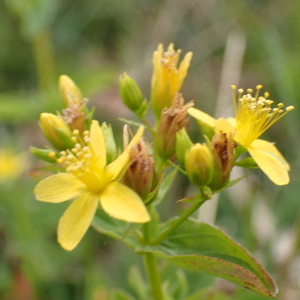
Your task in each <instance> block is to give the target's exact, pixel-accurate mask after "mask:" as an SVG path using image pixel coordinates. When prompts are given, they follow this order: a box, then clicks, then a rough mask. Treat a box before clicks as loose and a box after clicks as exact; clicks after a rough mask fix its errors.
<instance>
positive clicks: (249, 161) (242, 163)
mask: <svg viewBox="0 0 300 300" xmlns="http://www.w3.org/2000/svg"><path fill="white" fill-rule="evenodd" d="M234 165H235V166H238V167H243V168H247V169H259V166H258V165H257V163H256V162H255V160H254V159H253V158H252V157H246V158H244V159H241V160H239V161H236V162H235V163H234Z"/></svg>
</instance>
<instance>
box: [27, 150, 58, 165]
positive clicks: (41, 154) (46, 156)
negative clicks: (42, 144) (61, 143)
mask: <svg viewBox="0 0 300 300" xmlns="http://www.w3.org/2000/svg"><path fill="white" fill-rule="evenodd" d="M29 151H30V152H31V153H32V154H33V155H35V156H37V157H39V158H41V159H43V160H46V161H48V162H50V163H55V162H56V158H55V156H54V157H51V155H50V156H49V154H50V153H52V152H53V150H52V149H40V148H36V147H30V149H29Z"/></svg>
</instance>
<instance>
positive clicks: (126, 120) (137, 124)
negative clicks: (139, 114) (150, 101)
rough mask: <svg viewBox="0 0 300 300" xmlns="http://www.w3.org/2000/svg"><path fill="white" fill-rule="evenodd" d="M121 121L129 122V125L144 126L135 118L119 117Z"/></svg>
mask: <svg viewBox="0 0 300 300" xmlns="http://www.w3.org/2000/svg"><path fill="white" fill-rule="evenodd" d="M119 120H120V121H122V122H124V123H126V124H129V125H133V126H142V125H143V124H142V123H139V122H137V121H135V120H128V119H124V118H119Z"/></svg>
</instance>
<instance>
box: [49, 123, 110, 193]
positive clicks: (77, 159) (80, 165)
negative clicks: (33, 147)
mask: <svg viewBox="0 0 300 300" xmlns="http://www.w3.org/2000/svg"><path fill="white" fill-rule="evenodd" d="M73 135H74V136H73V137H72V141H73V142H74V143H76V144H75V147H74V148H73V149H71V150H69V149H68V150H66V151H61V152H60V155H61V156H60V158H58V159H57V163H59V164H61V165H62V166H63V167H64V168H65V169H66V171H67V172H69V173H72V174H73V175H74V176H76V177H77V178H78V179H79V180H81V181H82V182H83V183H85V184H86V185H87V186H88V188H89V189H90V190H92V191H94V192H100V191H101V190H103V188H104V187H105V183H104V176H103V168H102V167H101V166H100V164H99V160H98V159H97V158H95V156H94V155H93V152H92V151H91V149H90V146H89V141H90V133H89V131H84V133H83V138H81V136H80V134H79V130H77V129H76V130H74V131H73ZM54 155H55V154H54ZM98 158H99V156H98Z"/></svg>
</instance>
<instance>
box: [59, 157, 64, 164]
mask: <svg viewBox="0 0 300 300" xmlns="http://www.w3.org/2000/svg"><path fill="white" fill-rule="evenodd" d="M63 162H64V159H63V158H62V157H60V158H59V159H58V160H57V163H58V164H60V165H61V164H62V163H63Z"/></svg>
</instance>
